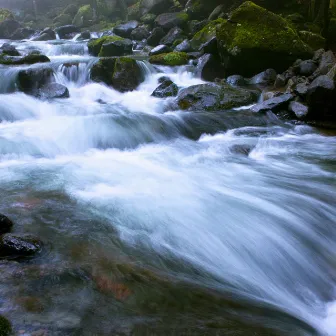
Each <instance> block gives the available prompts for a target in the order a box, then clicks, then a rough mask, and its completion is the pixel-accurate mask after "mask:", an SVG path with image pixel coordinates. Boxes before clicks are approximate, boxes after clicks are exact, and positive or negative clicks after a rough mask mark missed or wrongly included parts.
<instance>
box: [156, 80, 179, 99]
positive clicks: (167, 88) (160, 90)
mask: <svg viewBox="0 0 336 336" xmlns="http://www.w3.org/2000/svg"><path fill="white" fill-rule="evenodd" d="M177 93H178V87H177V85H176V84H175V83H173V82H172V81H171V80H170V79H167V80H164V81H163V82H162V83H161V84H160V85H159V86H158V87H157V88H156V89H155V90H154V92H153V93H152V96H153V97H157V98H166V97H175V96H177Z"/></svg>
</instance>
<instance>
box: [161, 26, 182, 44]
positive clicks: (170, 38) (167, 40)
mask: <svg viewBox="0 0 336 336" xmlns="http://www.w3.org/2000/svg"><path fill="white" fill-rule="evenodd" d="M184 39H185V35H184V32H183V30H182V29H181V28H179V27H175V28H172V29H170V30H169V32H168V33H167V35H166V36H164V37H163V38H162V39H161V40H160V43H161V44H166V45H173V44H174V42H175V41H177V40H181V41H183V40H184Z"/></svg>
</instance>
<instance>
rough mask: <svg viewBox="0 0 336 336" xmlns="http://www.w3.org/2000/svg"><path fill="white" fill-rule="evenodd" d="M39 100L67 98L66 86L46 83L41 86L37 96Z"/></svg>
mask: <svg viewBox="0 0 336 336" xmlns="http://www.w3.org/2000/svg"><path fill="white" fill-rule="evenodd" d="M36 95H37V96H38V97H39V98H41V99H54V98H69V97H70V93H69V90H68V88H67V87H66V86H64V85H62V84H59V83H48V84H46V85H44V86H42V87H41V88H40V89H39V90H38V92H37V94H36Z"/></svg>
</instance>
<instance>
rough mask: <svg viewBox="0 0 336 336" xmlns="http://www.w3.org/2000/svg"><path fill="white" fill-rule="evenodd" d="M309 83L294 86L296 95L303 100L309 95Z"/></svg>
mask: <svg viewBox="0 0 336 336" xmlns="http://www.w3.org/2000/svg"><path fill="white" fill-rule="evenodd" d="M308 87H309V86H308V83H306V82H305V83H298V84H297V85H296V86H294V90H293V91H294V93H295V94H296V95H298V96H300V97H302V98H304V97H305V96H306V95H307V93H308Z"/></svg>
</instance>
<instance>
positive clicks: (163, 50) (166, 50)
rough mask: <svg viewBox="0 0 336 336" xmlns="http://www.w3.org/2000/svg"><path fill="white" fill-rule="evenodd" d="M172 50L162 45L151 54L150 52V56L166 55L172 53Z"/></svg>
mask: <svg viewBox="0 0 336 336" xmlns="http://www.w3.org/2000/svg"><path fill="white" fill-rule="evenodd" d="M171 51H172V49H171V48H170V47H168V46H166V45H164V44H160V45H158V46H157V47H155V48H153V49H152V50H151V51H150V52H149V56H153V55H160V54H166V53H169V52H171Z"/></svg>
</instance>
